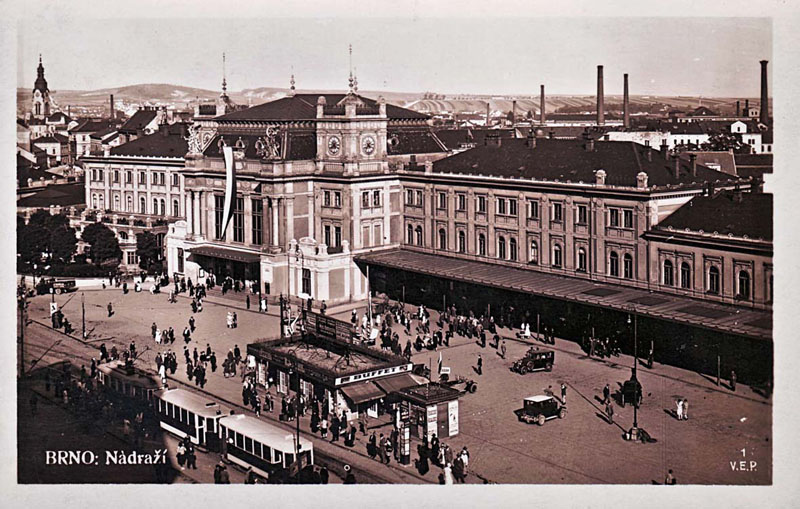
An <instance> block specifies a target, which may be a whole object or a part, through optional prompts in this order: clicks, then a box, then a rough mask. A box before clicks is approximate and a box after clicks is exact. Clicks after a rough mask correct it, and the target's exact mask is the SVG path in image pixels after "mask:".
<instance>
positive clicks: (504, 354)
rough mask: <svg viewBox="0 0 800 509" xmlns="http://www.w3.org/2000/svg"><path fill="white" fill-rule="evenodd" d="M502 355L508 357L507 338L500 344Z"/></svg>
mask: <svg viewBox="0 0 800 509" xmlns="http://www.w3.org/2000/svg"><path fill="white" fill-rule="evenodd" d="M500 357H501V358H503V359H505V358H506V340H505V339H504V340H503V343H502V344H501V345H500Z"/></svg>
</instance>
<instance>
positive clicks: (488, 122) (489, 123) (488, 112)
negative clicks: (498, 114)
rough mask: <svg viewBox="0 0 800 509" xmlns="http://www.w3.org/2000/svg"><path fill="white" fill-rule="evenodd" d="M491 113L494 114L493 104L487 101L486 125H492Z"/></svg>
mask: <svg viewBox="0 0 800 509" xmlns="http://www.w3.org/2000/svg"><path fill="white" fill-rule="evenodd" d="M491 114H492V110H491V106H490V104H489V103H488V102H487V103H486V127H489V126H490V125H491Z"/></svg>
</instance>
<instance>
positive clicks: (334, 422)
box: [331, 414, 341, 442]
mask: <svg viewBox="0 0 800 509" xmlns="http://www.w3.org/2000/svg"><path fill="white" fill-rule="evenodd" d="M340 427H341V422H340V421H339V416H338V415H336V414H333V419H331V431H332V432H333V438H331V442H338V441H339V431H340Z"/></svg>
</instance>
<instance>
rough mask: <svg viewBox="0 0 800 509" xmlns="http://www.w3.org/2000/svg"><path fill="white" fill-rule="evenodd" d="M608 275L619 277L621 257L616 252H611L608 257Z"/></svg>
mask: <svg viewBox="0 0 800 509" xmlns="http://www.w3.org/2000/svg"><path fill="white" fill-rule="evenodd" d="M608 273H609V275H611V276H613V277H619V255H618V254H617V253H616V251H611V254H610V255H608Z"/></svg>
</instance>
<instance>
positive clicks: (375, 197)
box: [372, 190, 381, 207]
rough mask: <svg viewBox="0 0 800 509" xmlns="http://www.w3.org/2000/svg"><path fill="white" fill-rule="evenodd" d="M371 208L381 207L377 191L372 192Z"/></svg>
mask: <svg viewBox="0 0 800 509" xmlns="http://www.w3.org/2000/svg"><path fill="white" fill-rule="evenodd" d="M372 206H373V207H380V206H381V192H380V191H378V190H376V191H372Z"/></svg>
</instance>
